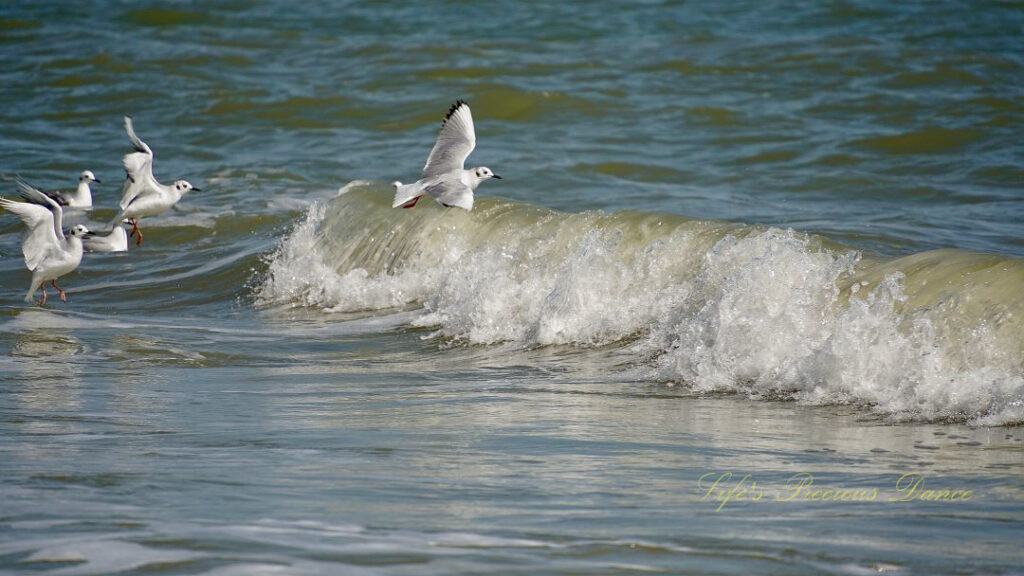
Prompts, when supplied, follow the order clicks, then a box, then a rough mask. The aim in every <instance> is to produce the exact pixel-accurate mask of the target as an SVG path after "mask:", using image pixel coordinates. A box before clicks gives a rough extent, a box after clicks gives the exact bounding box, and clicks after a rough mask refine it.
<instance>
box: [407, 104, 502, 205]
mask: <svg viewBox="0 0 1024 576" xmlns="http://www.w3.org/2000/svg"><path fill="white" fill-rule="evenodd" d="M475 147H476V132H475V131H474V130H473V114H472V113H470V111H469V104H466V102H465V101H463V100H456V101H455V104H452V107H451V108H449V109H448V114H447V115H446V116H445V117H444V122H442V123H441V133H440V134H438V135H437V142H436V143H435V144H434V149H433V150H431V151H430V156H428V157H427V163H426V165H425V166H423V174H422V177H421V178H420V179H419V180H417V181H416V182H413V183H412V184H402V183H401V182H393V183H392V185H393V186H394V187H395V200H394V202H393V203H392V204H391V207H392V208H398V207H399V206H401V207H402V208H412V207H413V206H415V205H416V203H417V202H419V201H420V197H421V196H423V195H424V194H430V195H431V196H432V197H433V198H434V200H437V201H438V202H439V203H440V204H441V205H442V206H445V207H451V206H457V207H459V208H462V209H464V210H472V209H473V191H474V190H476V187H477V186H479V185H480V183H481V182H483V181H484V180H489V179H491V178H497V179H499V180H500V179H501V176H498V175H497V174H495V173H494V172H491V169H490V168H487V167H486V166H479V167H477V168H472V169H470V170H466V169H465V168H463V164H464V163H465V162H466V158H467V157H468V156H469V154H470V153H471V152H472V151H473V148H475Z"/></svg>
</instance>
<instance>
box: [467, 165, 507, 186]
mask: <svg viewBox="0 0 1024 576" xmlns="http://www.w3.org/2000/svg"><path fill="white" fill-rule="evenodd" d="M473 176H475V177H476V179H477V181H479V182H483V181H484V180H490V179H491V178H497V179H498V180H501V176H498V175H497V174H495V173H494V172H491V169H490V168H488V167H487V166H479V167H477V168H473Z"/></svg>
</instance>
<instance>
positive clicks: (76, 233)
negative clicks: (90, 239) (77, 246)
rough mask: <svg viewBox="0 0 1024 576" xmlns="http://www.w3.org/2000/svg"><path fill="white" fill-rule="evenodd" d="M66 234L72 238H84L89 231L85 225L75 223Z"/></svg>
mask: <svg viewBox="0 0 1024 576" xmlns="http://www.w3.org/2000/svg"><path fill="white" fill-rule="evenodd" d="M68 234H69V235H70V236H72V237H74V238H84V237H86V236H88V235H89V234H91V232H89V229H88V228H86V227H85V226H82V225H81V224H76V225H74V226H72V227H71V230H70V231H69V232H68Z"/></svg>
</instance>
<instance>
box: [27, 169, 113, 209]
mask: <svg viewBox="0 0 1024 576" xmlns="http://www.w3.org/2000/svg"><path fill="white" fill-rule="evenodd" d="M89 182H95V183H97V184H102V182H100V180H99V179H98V178H96V175H95V174H93V173H92V171H90V170H83V171H82V173H81V174H80V175H79V176H78V188H75V191H74V192H64V191H60V190H53V191H43V194H46V195H47V196H49V197H50V198H53V200H54V201H55V202H57V204H60V205H61V206H67V207H68V208H82V209H88V208H92V190H91V189H89ZM37 190H38V188H37Z"/></svg>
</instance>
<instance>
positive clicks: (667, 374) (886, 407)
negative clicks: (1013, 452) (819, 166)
mask: <svg viewBox="0 0 1024 576" xmlns="http://www.w3.org/2000/svg"><path fill="white" fill-rule="evenodd" d="M389 198H390V189H389V188H388V187H386V186H384V185H382V184H379V183H373V182H363V181H357V182H352V183H350V184H349V185H347V186H345V187H344V188H343V189H342V190H341V191H340V192H339V195H338V196H337V197H336V198H334V199H333V200H332V201H330V202H328V203H318V204H315V205H314V206H312V207H311V208H310V210H309V212H308V213H307V215H306V218H305V220H304V221H303V222H301V223H299V224H298V225H297V226H296V227H295V229H294V230H293V231H292V232H291V234H290V235H289V236H288V237H286V238H285V239H284V240H283V241H282V242H281V245H280V246H279V248H278V250H277V251H276V252H275V253H274V254H273V255H272V256H271V257H270V258H269V263H268V271H267V274H266V277H265V279H264V280H263V282H262V284H261V285H260V286H259V287H258V289H257V300H258V301H259V303H260V304H262V305H266V306H272V305H292V306H302V307H310V308H323V309H328V310H331V311H337V312H351V313H364V314H373V313H386V312H390V311H394V310H396V309H419V310H420V313H419V314H418V315H417V316H416V317H415V320H413V322H412V324H413V326H416V327H428V328H431V329H433V330H434V331H435V332H434V335H436V336H437V337H443V338H445V339H446V340H448V341H451V342H454V343H465V344H480V345H490V344H497V343H512V344H515V345H519V346H522V347H536V346H547V345H556V344H558V345H569V346H576V347H581V348H590V347H595V346H606V345H612V346H617V347H619V348H620V349H621V351H623V352H624V353H626V354H628V355H630V356H631V357H633V358H635V362H633V365H632V367H631V368H630V373H631V374H632V375H634V376H636V375H639V377H640V378H642V379H644V380H651V381H659V382H667V383H678V384H682V385H685V386H688V387H691V388H692V389H694V390H697V391H708V392H711V391H715V392H736V393H742V394H746V395H748V396H751V397H761V398H787V399H796V400H799V401H803V402H807V403H816V404H833V403H850V404H857V405H863V406H869V407H871V408H872V409H874V410H876V411H878V412H880V413H882V414H885V415H888V416H890V417H893V418H896V419H911V420H922V419H923V420H938V421H968V422H972V423H976V424H983V425H1007V424H1016V423H1021V422H1024V350H1022V347H1024V321H1022V319H1024V291H1022V290H1021V288H1020V287H1021V286H1024V261H1022V260H1019V259H1012V258H1006V257H1002V256H997V255H986V254H977V253H970V252H964V251H959V250H936V251H930V252H924V253H920V254H914V255H910V256H905V257H901V258H895V259H892V258H882V257H877V256H872V255H865V254H862V253H861V252H859V251H856V250H853V249H850V248H848V247H844V246H840V245H836V244H834V243H831V242H830V241H828V240H827V239H824V238H821V237H818V236H814V235H809V234H804V233H800V232H794V231H792V230H782V229H777V228H769V227H757V226H744V225H741V224H734V223H725V222H708V221H699V220H691V219H687V218H685V217H681V216H677V215H668V214H644V213H637V212H616V213H611V214H607V213H602V212H583V213H576V214H567V213H560V212H555V211H552V210H547V209H543V208H539V207H535V206H530V205H526V204H520V203H515V202H510V201H505V200H500V199H495V198H486V197H484V198H478V199H477V205H476V208H475V209H474V211H473V212H465V211H462V210H446V209H443V208H441V207H440V206H437V205H436V204H435V203H432V202H428V203H426V204H424V205H421V206H419V207H417V208H416V209H415V210H393V209H392V208H391V207H390V204H389Z"/></svg>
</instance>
